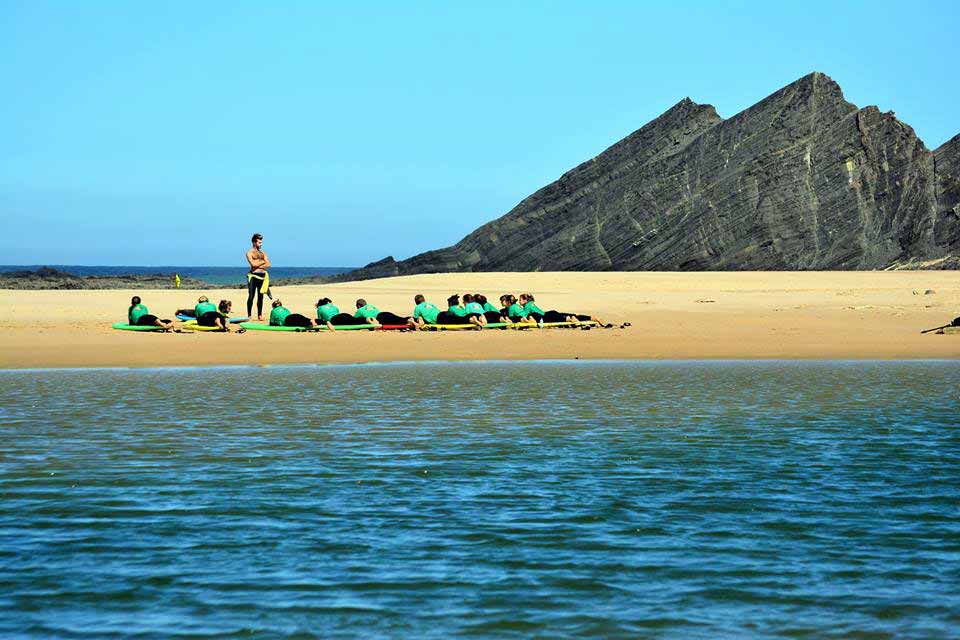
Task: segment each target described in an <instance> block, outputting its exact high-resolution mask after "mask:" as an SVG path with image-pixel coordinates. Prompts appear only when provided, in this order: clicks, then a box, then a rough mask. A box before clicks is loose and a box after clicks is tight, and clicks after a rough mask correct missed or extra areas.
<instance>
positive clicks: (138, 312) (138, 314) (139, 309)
mask: <svg viewBox="0 0 960 640" xmlns="http://www.w3.org/2000/svg"><path fill="white" fill-rule="evenodd" d="M148 313H150V312H149V311H147V308H146V307H145V306H143V305H142V304H138V305H136V306H133V307H130V311H128V312H127V319H128V320H129V321H130V324H137V321H138V320H139V319H140V318H142V317H143V316H145V315H147V314H148Z"/></svg>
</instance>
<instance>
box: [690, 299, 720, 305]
mask: <svg viewBox="0 0 960 640" xmlns="http://www.w3.org/2000/svg"><path fill="white" fill-rule="evenodd" d="M694 302H699V303H700V304H706V303H708V302H716V300H708V299H707V298H701V299H699V300H694Z"/></svg>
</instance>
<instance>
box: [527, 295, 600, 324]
mask: <svg viewBox="0 0 960 640" xmlns="http://www.w3.org/2000/svg"><path fill="white" fill-rule="evenodd" d="M519 304H520V305H521V306H522V307H523V311H524V312H525V313H526V315H527V317H528V318H533V319H534V320H536V321H537V324H541V325H542V324H543V323H545V322H550V323H553V322H572V323H574V324H580V323H581V322H591V321H592V322H596V323H597V324H598V325H600V326H601V327H607V326H608V325H607V324H606V323H605V322H603V320H601V319H600V318H597V317H596V316H591V315H586V314H582V313H567V312H563V311H556V310H551V311H544V310H543V309H541V308H540V307H538V306H537V303H536V302H535V300H534V298H533V294H532V293H521V294H520V300H519ZM609 326H610V327H612V326H613V325H609Z"/></svg>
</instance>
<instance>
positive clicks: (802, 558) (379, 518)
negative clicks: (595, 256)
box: [0, 362, 960, 638]
mask: <svg viewBox="0 0 960 640" xmlns="http://www.w3.org/2000/svg"><path fill="white" fill-rule="evenodd" d="M958 383H960V367H957V366H956V365H954V364H951V363H936V362H927V363H829V364H828V363H696V362H691V363H596V364H577V365H569V364H560V363H552V364H545V363H528V364H510V365H507V364H503V363H487V364H470V365H457V364H449V365H444V364H435V363H430V364H421V365H398V366H383V367H376V366H358V367H276V368H269V369H243V368H235V369H206V370H203V369H198V370H149V371H123V370H108V371H87V372H78V371H44V372H24V373H3V374H0V398H3V400H2V401H0V635H3V636H22V637H66V638H73V637H76V638H89V637H97V638H104V637H106V638H134V637H155V636H164V637H168V636H172V637H177V636H184V637H244V638H251V637H262V638H277V637H288V638H297V637H318V636H322V637H342V636H348V637H356V636H363V637H397V636H416V637H425V638H430V637H450V636H467V637H498V638H499V637H529V636H549V637H579V636H588V635H589V636H602V637H638V636H640V637H683V638H690V637H693V638H697V637H702V638H716V637H743V636H753V637H757V636H759V637H764V636H779V637H796V638H822V637H849V636H862V637H899V636H910V637H948V636H951V635H953V634H954V633H955V629H956V628H958V627H960V589H958V588H957V585H958V584H960V433H958V430H957V428H956V423H957V420H956V416H957V415H958V409H960V397H958V395H960V391H958V390H960V384H958Z"/></svg>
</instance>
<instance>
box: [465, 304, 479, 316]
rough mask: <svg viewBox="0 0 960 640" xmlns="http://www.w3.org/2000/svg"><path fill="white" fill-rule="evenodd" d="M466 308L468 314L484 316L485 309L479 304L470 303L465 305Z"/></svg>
mask: <svg viewBox="0 0 960 640" xmlns="http://www.w3.org/2000/svg"><path fill="white" fill-rule="evenodd" d="M464 308H465V309H466V310H467V313H479V314H483V307H481V306H480V303H479V302H468V303H467V304H465V305H464Z"/></svg>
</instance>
